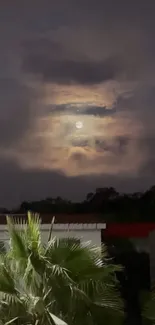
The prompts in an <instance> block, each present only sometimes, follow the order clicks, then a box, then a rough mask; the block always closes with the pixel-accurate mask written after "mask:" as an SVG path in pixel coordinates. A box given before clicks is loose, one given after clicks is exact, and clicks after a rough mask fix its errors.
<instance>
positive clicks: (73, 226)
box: [0, 223, 106, 231]
mask: <svg viewBox="0 0 155 325" xmlns="http://www.w3.org/2000/svg"><path fill="white" fill-rule="evenodd" d="M50 226H51V224H50V223H49V224H41V225H40V227H41V230H49V229H50ZM18 227H20V226H18V225H17V228H18ZM101 229H106V223H55V224H54V225H53V230H57V231H59V230H62V231H65V230H77V231H78V230H101ZM4 230H5V231H6V230H7V224H5V225H0V231H4Z"/></svg>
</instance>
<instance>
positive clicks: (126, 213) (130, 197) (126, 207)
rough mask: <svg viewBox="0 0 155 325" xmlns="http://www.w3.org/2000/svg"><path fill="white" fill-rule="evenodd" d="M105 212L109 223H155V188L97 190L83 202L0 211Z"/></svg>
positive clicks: (55, 201)
mask: <svg viewBox="0 0 155 325" xmlns="http://www.w3.org/2000/svg"><path fill="white" fill-rule="evenodd" d="M28 210H30V211H32V212H38V213H45V214H46V213H47V214H48V213H50V214H51V213H71V214H74V213H101V214H102V215H103V219H104V221H108V222H139V221H141V222H153V221H155V186H152V187H151V188H150V189H148V190H147V191H145V192H135V193H132V194H122V193H119V192H117V190H116V189H115V188H113V187H104V188H97V189H96V191H95V192H94V193H92V192H91V193H88V194H87V196H86V198H85V200H84V201H82V202H71V201H69V200H66V199H63V198H61V197H56V198H51V197H49V198H46V199H43V200H40V201H31V202H30V201H29V202H26V201H25V202H22V203H21V205H20V207H18V208H17V209H14V210H7V209H4V208H1V209H0V212H1V213H8V212H10V213H25V212H27V211H28Z"/></svg>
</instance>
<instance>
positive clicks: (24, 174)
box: [0, 159, 155, 207]
mask: <svg viewBox="0 0 155 325" xmlns="http://www.w3.org/2000/svg"><path fill="white" fill-rule="evenodd" d="M0 179H1V183H2V184H3V190H2V191H1V193H0V206H5V207H16V206H18V205H19V204H20V203H21V202H22V201H25V200H39V199H43V198H46V197H49V196H50V197H56V196H58V195H59V196H62V197H64V198H68V199H71V200H74V201H76V200H77V201H78V200H82V199H84V198H85V197H86V194H87V193H88V192H90V191H94V190H95V188H97V187H102V186H103V184H104V186H111V185H112V186H114V187H116V188H117V189H118V190H119V191H121V192H123V191H125V192H130V191H139V190H145V189H146V188H148V187H149V186H151V185H152V184H153V183H155V177H154V176H153V177H146V176H142V175H141V176H140V177H133V178H132V177H127V176H125V175H124V176H123V177H121V176H117V175H116V176H114V175H113V176H111V175H109V174H106V175H99V176H97V175H96V176H87V177H69V178H68V177H65V176H64V175H63V174H62V173H59V172H49V171H40V170H39V171H38V170H31V171H23V170H21V169H20V168H19V167H18V166H17V165H15V164H14V163H13V162H11V161H7V160H5V159H3V160H1V161H0ZM6 180H8V182H6Z"/></svg>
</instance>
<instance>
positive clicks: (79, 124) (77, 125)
mask: <svg viewBox="0 0 155 325" xmlns="http://www.w3.org/2000/svg"><path fill="white" fill-rule="evenodd" d="M75 126H76V128H77V129H82V128H83V123H82V122H81V121H78V122H76V123H75Z"/></svg>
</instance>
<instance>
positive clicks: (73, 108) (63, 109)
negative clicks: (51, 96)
mask: <svg viewBox="0 0 155 325" xmlns="http://www.w3.org/2000/svg"><path fill="white" fill-rule="evenodd" d="M46 112H48V113H52V114H55V115H57V114H60V113H61V114H76V115H77V116H78V115H91V116H100V117H104V116H105V117H106V116H111V115H113V114H114V113H115V112H116V109H115V107H114V108H111V109H107V107H103V106H91V105H87V103H86V104H83V105H82V106H81V107H78V106H77V105H76V103H73V104H62V105H48V107H46Z"/></svg>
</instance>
